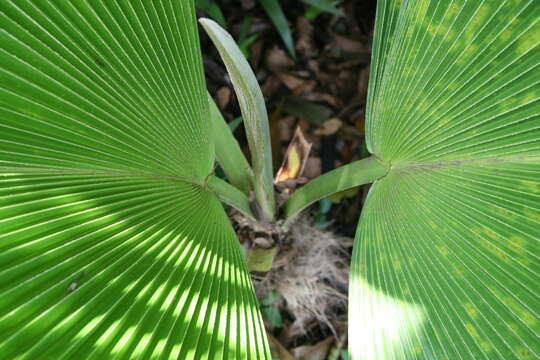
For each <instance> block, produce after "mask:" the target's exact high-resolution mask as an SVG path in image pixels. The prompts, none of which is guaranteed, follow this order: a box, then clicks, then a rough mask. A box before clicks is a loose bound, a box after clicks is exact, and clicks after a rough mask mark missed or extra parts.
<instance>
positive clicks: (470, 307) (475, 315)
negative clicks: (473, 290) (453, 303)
mask: <svg viewBox="0 0 540 360" xmlns="http://www.w3.org/2000/svg"><path fill="white" fill-rule="evenodd" d="M463 306H464V307H465V311H467V314H469V316H470V317H472V318H473V319H476V318H478V310H476V307H475V306H474V305H473V304H471V303H465V304H464V305H463Z"/></svg>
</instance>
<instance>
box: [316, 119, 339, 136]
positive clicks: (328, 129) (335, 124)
mask: <svg viewBox="0 0 540 360" xmlns="http://www.w3.org/2000/svg"><path fill="white" fill-rule="evenodd" d="M342 126H343V121H341V120H340V119H338V118H332V119H328V120H326V121H325V122H324V124H323V126H322V128H319V129H317V130H315V131H314V133H315V135H319V136H328V135H333V134H335V133H336V132H338V130H339V129H340V128H341V127H342Z"/></svg>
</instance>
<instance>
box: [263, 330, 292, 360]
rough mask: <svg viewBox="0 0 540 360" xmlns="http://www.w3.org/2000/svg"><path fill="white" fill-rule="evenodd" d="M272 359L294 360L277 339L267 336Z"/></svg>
mask: <svg viewBox="0 0 540 360" xmlns="http://www.w3.org/2000/svg"><path fill="white" fill-rule="evenodd" d="M269 338H270V349H271V351H272V358H273V359H279V360H294V356H293V355H292V354H291V353H290V352H289V350H287V349H286V348H285V346H283V345H282V344H281V343H280V342H279V340H278V339H276V338H275V337H273V336H272V335H269Z"/></svg>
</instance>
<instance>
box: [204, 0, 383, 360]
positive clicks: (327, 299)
mask: <svg viewBox="0 0 540 360" xmlns="http://www.w3.org/2000/svg"><path fill="white" fill-rule="evenodd" d="M203 2H205V1H203ZM315 2H317V1H315ZM321 2H325V3H330V2H331V1H321ZM214 3H215V4H216V5H217V6H218V7H219V8H220V10H221V12H222V14H223V20H224V21H225V24H224V25H225V27H226V29H227V30H228V31H229V32H230V33H231V34H232V36H233V37H234V38H235V39H236V40H237V42H238V43H239V44H240V45H241V48H242V49H243V50H244V52H245V54H246V56H247V58H248V60H249V62H250V64H251V66H252V68H253V69H254V71H255V74H256V76H257V78H258V80H259V83H260V85H261V88H262V91H263V94H264V97H265V100H266V106H267V110H268V115H269V121H270V132H271V136H272V152H273V159H274V170H275V171H277V170H278V169H279V168H280V166H281V164H282V161H283V158H284V156H285V154H286V151H287V147H288V145H289V143H290V142H291V140H292V138H293V136H294V134H295V131H296V129H297V127H299V128H300V129H301V130H302V132H303V134H304V136H305V138H306V139H307V141H308V142H310V143H311V144H312V147H311V151H310V153H309V157H308V159H307V162H306V166H305V168H304V171H303V174H302V177H303V179H302V180H303V181H307V180H309V179H312V178H315V177H317V176H319V175H320V174H322V173H325V172H328V171H330V170H332V169H334V168H336V167H338V166H340V165H343V164H347V163H350V162H352V161H355V160H358V159H361V158H364V157H367V156H368V153H367V149H366V145H365V141H364V122H365V105H366V95H367V87H368V76H369V62H370V57H371V41H372V36H373V25H374V18H375V6H376V0H345V1H342V2H341V3H340V4H339V6H338V7H337V8H338V9H339V10H340V11H341V14H334V13H330V12H318V11H315V10H314V9H313V8H310V6H308V5H306V4H305V3H304V2H302V1H299V0H282V1H281V5H282V9H283V11H284V14H285V16H286V19H287V21H288V24H289V29H290V31H291V33H292V39H293V42H294V52H295V56H293V54H292V51H291V49H290V48H289V50H288V49H287V46H286V45H285V44H284V42H283V40H282V38H281V37H280V31H283V30H284V29H283V27H281V28H279V27H276V26H275V25H274V24H273V23H272V21H271V20H270V18H269V16H268V14H267V12H265V10H264V9H263V8H262V7H261V6H260V5H259V1H257V0H214ZM208 15H209V14H207V13H205V12H204V11H202V10H199V11H198V16H208ZM201 40H202V51H203V54H204V66H205V71H206V77H207V84H208V89H209V90H210V93H211V94H213V95H214V98H215V100H216V102H217V104H218V106H219V108H220V109H221V111H222V113H223V115H224V117H225V119H226V120H227V121H228V122H229V123H230V125H231V126H233V127H234V125H235V124H237V123H238V120H236V121H235V119H238V117H239V116H240V115H241V113H240V108H239V106H238V102H237V100H236V96H235V93H234V90H233V88H232V84H231V81H230V79H229V77H228V75H227V72H226V70H225V67H224V65H223V63H222V62H221V60H220V57H219V55H218V53H217V51H216V50H215V48H214V47H213V45H212V44H211V42H210V41H209V39H208V38H207V37H206V36H205V35H204V34H203V31H201ZM234 132H235V136H236V137H237V139H238V140H239V142H240V144H241V145H242V146H243V148H244V150H245V152H246V154H248V149H247V143H246V140H245V134H244V131H243V127H242V126H238V127H236V128H235V130H234ZM248 159H249V155H248ZM366 194H367V186H363V187H360V188H356V189H353V190H351V191H346V192H343V193H340V194H337V195H335V196H333V197H332V198H330V199H324V200H322V201H320V202H319V203H318V204H316V205H314V206H312V207H311V208H310V210H308V211H305V214H304V215H303V216H302V217H301V219H300V220H299V221H298V222H297V223H296V224H295V226H294V227H293V230H292V232H291V235H290V240H289V241H288V242H287V243H286V245H285V246H282V248H281V249H280V253H279V254H278V256H277V258H276V261H275V263H274V266H273V269H272V271H270V272H268V273H267V274H264V276H262V277H260V278H257V276H254V280H255V286H256V290H257V293H258V296H259V300H260V302H261V309H262V312H263V317H264V319H265V324H266V326H267V330H268V333H269V334H270V340H271V346H272V350H273V352H274V354H275V358H276V359H310V360H312V359H315V360H318V359H321V360H323V359H334V360H337V359H346V358H347V353H346V349H347V281H348V267H349V263H350V257H351V252H352V243H353V241H352V240H353V238H354V234H355V229H356V225H357V222H358V218H359V214H360V211H361V208H362V204H363V201H364V199H365V196H366Z"/></svg>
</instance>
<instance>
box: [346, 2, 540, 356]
mask: <svg viewBox="0 0 540 360" xmlns="http://www.w3.org/2000/svg"><path fill="white" fill-rule="evenodd" d="M539 18H540V2H539V1H536V0H519V1H514V0H512V1H510V0H508V1H506V0H501V1H477V0H459V1H458V0H454V1H438V0H418V1H416V0H415V1H412V0H410V1H406V0H404V1H398V0H395V1H394V0H381V1H379V3H378V10H377V19H376V29H375V40H374V52H373V61H372V64H373V65H372V69H371V83H370V90H369V99H368V114H367V135H368V143H369V148H370V150H371V152H372V153H374V154H375V155H376V156H377V157H379V158H380V159H382V160H383V161H384V162H386V163H389V164H390V165H391V170H390V171H389V173H388V175H386V176H385V177H384V178H382V179H380V180H379V181H377V182H376V183H375V185H374V186H373V187H372V189H371V191H370V194H369V196H368V200H367V202H366V204H365V208H364V211H363V214H362V217H361V223H360V226H359V229H358V233H357V239H356V241H357V246H356V247H355V251H354V256H353V266H352V274H351V300H350V319H349V320H350V332H349V336H350V347H351V351H352V355H353V358H354V359H362V360H372V359H400V360H401V359H448V360H455V359H463V360H472V359H475V360H476V359H489V360H492V359H538V358H540V340H539V337H540V335H539V334H540V323H539V316H538V315H539V314H538V310H539V308H538V306H539V304H540V301H539V293H540V276H539V270H540V263H539V259H538V256H539V254H540V251H539V250H540V247H539V241H540V101H539V97H540V84H539V82H540V69H539V63H540V56H539V50H540V49H539V43H540V23H539Z"/></svg>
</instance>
